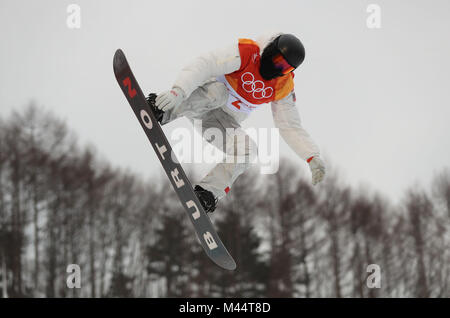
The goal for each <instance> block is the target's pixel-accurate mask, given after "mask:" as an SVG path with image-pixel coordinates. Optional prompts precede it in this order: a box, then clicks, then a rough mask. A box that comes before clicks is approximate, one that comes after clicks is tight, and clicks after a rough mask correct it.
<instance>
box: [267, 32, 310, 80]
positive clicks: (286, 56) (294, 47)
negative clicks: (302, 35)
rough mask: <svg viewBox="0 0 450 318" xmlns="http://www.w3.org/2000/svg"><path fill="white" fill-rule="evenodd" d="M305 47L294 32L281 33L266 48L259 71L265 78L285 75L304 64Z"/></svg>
mask: <svg viewBox="0 0 450 318" xmlns="http://www.w3.org/2000/svg"><path fill="white" fill-rule="evenodd" d="M304 59H305V48H304V47H303V44H302V42H300V40H299V39H298V38H297V37H296V36H295V35H292V34H281V35H279V36H278V37H276V38H275V39H274V40H273V41H272V42H271V43H269V45H267V47H266V48H265V49H264V51H263V53H262V55H261V66H260V70H259V72H260V73H261V76H262V77H263V78H264V79H265V80H271V79H273V78H275V77H279V76H283V75H285V74H287V73H289V72H291V71H293V70H294V69H296V68H297V67H298V66H299V65H300V64H302V62H303V60H304Z"/></svg>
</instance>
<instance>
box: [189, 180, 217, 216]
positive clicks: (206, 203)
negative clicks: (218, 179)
mask: <svg viewBox="0 0 450 318" xmlns="http://www.w3.org/2000/svg"><path fill="white" fill-rule="evenodd" d="M194 192H195V194H196V195H197V197H198V199H199V200H200V203H201V204H202V206H203V209H204V210H205V212H206V213H213V212H214V210H215V209H216V205H217V199H216V198H215V197H214V195H213V194H212V192H211V191H208V190H205V189H203V188H202V187H201V186H199V185H196V186H195V188H194Z"/></svg>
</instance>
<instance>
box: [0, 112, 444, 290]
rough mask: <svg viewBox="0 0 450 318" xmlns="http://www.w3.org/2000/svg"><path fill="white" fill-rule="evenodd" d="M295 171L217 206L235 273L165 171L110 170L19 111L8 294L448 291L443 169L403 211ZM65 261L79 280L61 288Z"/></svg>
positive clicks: (2, 185) (5, 261) (246, 184)
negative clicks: (217, 257) (205, 245)
mask: <svg viewBox="0 0 450 318" xmlns="http://www.w3.org/2000/svg"><path fill="white" fill-rule="evenodd" d="M144 146H145V145H144ZM299 170H300V171H301V170H302V169H299V167H298V166H297V164H293V163H290V162H287V161H284V162H282V163H281V164H280V170H279V172H278V173H277V174H275V175H259V174H258V173H257V172H256V171H250V172H249V173H246V174H245V175H243V176H241V177H240V178H239V179H238V181H237V182H236V184H235V185H234V186H233V188H232V190H231V191H230V193H229V195H228V197H227V198H226V199H224V200H223V201H222V202H220V205H219V208H218V210H217V211H216V212H215V213H214V214H213V216H212V219H213V222H214V223H215V225H216V228H217V229H218V232H219V235H220V237H221V238H222V240H223V241H224V243H225V245H226V246H227V247H228V249H229V250H230V252H231V254H232V255H233V256H234V258H235V260H236V262H237V266H238V268H237V270H236V271H234V272H228V271H224V270H221V269H220V268H218V267H217V266H215V265H214V264H213V263H212V262H211V261H210V260H209V259H208V258H207V257H206V256H205V255H204V253H203V251H202V250H201V246H200V245H199V244H198V242H196V238H195V235H194V232H193V231H192V229H191V225H190V223H189V220H188V219H187V217H186V215H185V212H184V211H183V209H182V207H181V204H180V202H179V201H178V199H177V197H176V195H175V193H174V192H173V190H172V189H171V186H170V184H169V183H168V181H167V178H166V177H165V176H163V175H162V174H161V175H160V176H159V178H158V180H157V181H156V182H155V181H154V180H143V179H142V178H141V177H139V176H137V175H136V174H134V173H133V172H130V171H125V170H123V169H120V168H117V167H113V166H111V165H110V164H109V163H108V162H106V161H105V160H102V159H100V156H99V155H98V154H96V152H95V151H94V150H93V149H92V148H91V147H82V146H80V145H79V144H78V142H77V139H76V136H75V135H74V134H73V132H71V131H70V129H68V127H67V125H66V124H65V122H64V121H62V120H60V119H59V118H57V117H55V116H54V115H53V114H51V113H48V112H46V111H44V110H43V109H40V108H38V107H35V106H30V107H28V108H27V109H26V111H24V112H21V113H18V112H14V113H12V114H11V115H10V116H8V117H7V118H0V295H1V296H3V297H24V296H25V297H218V296H223V297H450V248H449V247H450V172H449V170H445V169H444V170H442V171H441V172H440V173H439V174H438V175H436V177H435V178H434V180H433V182H432V186H431V188H430V189H428V190H424V189H421V188H413V187H412V188H411V189H410V190H409V191H408V192H407V193H405V195H404V197H403V199H402V203H401V204H399V205H396V206H393V205H392V204H391V203H390V202H389V201H388V200H387V199H385V198H384V197H383V196H382V195H380V194H378V193H376V192H372V191H363V190H361V189H354V188H350V187H348V186H347V185H345V184H344V183H343V182H342V181H341V179H340V178H339V176H338V174H336V173H335V172H334V171H333V169H329V170H331V171H329V172H328V175H327V178H326V180H325V182H324V183H323V184H321V185H319V186H318V187H315V188H313V187H311V186H310V176H309V174H306V173H305V175H303V174H302V173H301V172H299ZM303 170H306V167H305V169H303ZM161 171H162V170H161ZM69 264H78V265H79V266H80V269H81V288H80V289H77V288H73V289H71V288H68V286H67V283H66V280H67V277H68V275H69V274H68V273H67V272H66V268H67V266H68V265H69ZM369 264H376V265H378V266H379V269H380V273H381V281H380V286H379V287H380V288H376V287H377V286H375V288H369V286H370V284H369V285H368V281H369V280H370V275H372V272H368V271H367V270H368V265H369ZM371 287H373V286H371Z"/></svg>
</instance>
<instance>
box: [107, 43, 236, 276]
mask: <svg viewBox="0 0 450 318" xmlns="http://www.w3.org/2000/svg"><path fill="white" fill-rule="evenodd" d="M113 67H114V74H115V76H116V79H117V82H118V84H119V86H120V88H121V89H122V91H123V93H124V94H125V97H126V98H127V100H128V103H129V104H130V106H131V108H132V109H133V112H134V114H135V115H136V117H137V119H138V120H139V123H140V124H141V127H142V128H143V129H144V131H145V134H146V135H147V138H148V140H149V141H150V144H151V145H152V147H153V149H154V150H155V152H156V155H157V157H158V158H159V160H160V161H161V164H162V166H163V168H164V171H165V172H166V174H167V176H168V177H169V180H170V183H171V184H172V186H173V188H174V190H175V192H176V194H177V195H178V198H179V199H180V202H181V204H182V205H183V208H184V210H185V211H186V213H187V215H188V217H189V219H190V220H191V222H192V225H193V227H194V230H195V232H196V234H197V237H198V239H199V241H200V243H201V245H202V247H203V249H204V250H205V252H206V254H207V255H208V257H209V258H210V259H211V260H212V261H213V262H214V263H216V264H217V265H218V266H220V267H221V268H224V269H227V270H234V269H236V263H235V261H234V260H233V257H232V256H231V255H230V253H229V252H228V251H227V249H226V247H225V246H224V244H223V243H222V241H221V240H220V238H219V236H218V235H217V232H216V230H215V229H214V226H213V224H212V223H211V220H210V219H209V217H208V216H207V215H206V212H205V211H204V209H203V207H202V205H201V203H200V201H199V200H198V198H197V196H196V194H195V192H194V189H193V188H192V185H191V183H190V181H189V179H188V178H187V176H186V173H185V172H184V170H183V168H182V166H181V164H180V163H179V161H178V159H177V158H176V156H175V153H174V152H173V151H172V147H171V146H170V143H169V142H168V140H167V138H166V135H165V134H164V132H163V130H162V128H161V126H160V124H159V123H158V121H157V120H156V118H155V117H154V115H153V112H152V111H151V109H150V106H149V105H148V103H147V100H146V99H145V96H144V94H143V93H142V90H141V88H140V87H139V84H138V83H137V81H136V78H135V77H134V75H133V72H132V71H131V68H130V66H129V64H128V62H127V59H126V58H125V54H124V53H123V52H122V50H121V49H118V50H117V51H116V53H115V54H114V60H113Z"/></svg>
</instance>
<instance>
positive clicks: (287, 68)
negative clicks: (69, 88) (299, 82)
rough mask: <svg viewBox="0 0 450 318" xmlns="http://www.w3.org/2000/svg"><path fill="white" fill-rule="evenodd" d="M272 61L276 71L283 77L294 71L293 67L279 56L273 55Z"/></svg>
mask: <svg viewBox="0 0 450 318" xmlns="http://www.w3.org/2000/svg"><path fill="white" fill-rule="evenodd" d="M272 61H273V65H274V66H275V68H276V69H278V70H279V71H280V72H281V74H283V75H285V74H288V73H290V72H292V71H293V70H294V69H295V67H292V66H291V65H290V64H289V63H288V62H287V61H286V60H285V59H284V57H283V55H281V54H277V55H275V57H274V58H273V59H272Z"/></svg>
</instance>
